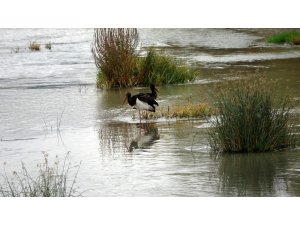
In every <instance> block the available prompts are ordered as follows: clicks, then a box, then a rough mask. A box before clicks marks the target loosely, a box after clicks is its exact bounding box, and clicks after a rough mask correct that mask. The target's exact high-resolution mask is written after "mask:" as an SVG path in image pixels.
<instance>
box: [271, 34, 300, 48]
mask: <svg viewBox="0 0 300 225" xmlns="http://www.w3.org/2000/svg"><path fill="white" fill-rule="evenodd" d="M267 42H269V43H275V44H284V43H289V44H294V45H300V32H298V31H290V32H283V33H279V34H275V35H273V36H271V37H269V38H268V39H267Z"/></svg>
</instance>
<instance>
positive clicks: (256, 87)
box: [209, 76, 295, 152]
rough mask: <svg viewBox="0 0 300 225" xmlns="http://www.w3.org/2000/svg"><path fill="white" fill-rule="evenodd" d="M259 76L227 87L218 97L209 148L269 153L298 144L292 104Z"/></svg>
mask: <svg viewBox="0 0 300 225" xmlns="http://www.w3.org/2000/svg"><path fill="white" fill-rule="evenodd" d="M269 87H270V83H269V82H267V80H266V79H265V78H260V77H257V76H254V77H251V78H250V79H240V80H238V81H236V82H233V83H231V84H228V85H227V86H226V88H224V89H222V90H221V91H220V92H219V94H218V95H216V96H215V102H216V103H215V105H216V109H217V116H216V118H215V120H214V121H213V128H212V129H211V131H210V133H209V136H210V144H211V147H212V149H213V150H215V151H220V152H266V151H273V150H278V149H284V148H286V147H289V146H292V145H294V144H295V139H294V137H293V135H292V134H291V129H292V126H291V117H292V114H291V108H292V106H291V103H290V101H289V99H288V98H287V97H282V96H278V97H276V98H275V96H274V93H276V92H275V91H274V90H273V89H272V88H269Z"/></svg>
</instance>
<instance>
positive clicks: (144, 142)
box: [128, 123, 160, 152]
mask: <svg viewBox="0 0 300 225" xmlns="http://www.w3.org/2000/svg"><path fill="white" fill-rule="evenodd" d="M139 128H140V134H139V136H138V137H136V138H134V139H133V140H132V141H131V142H130V145H129V148H128V152H132V151H134V149H149V148H150V147H151V146H152V145H153V144H154V143H155V141H156V140H159V138H160V137H159V133H158V129H157V126H156V124H155V123H144V124H139Z"/></svg>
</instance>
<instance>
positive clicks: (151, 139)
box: [98, 122, 160, 153]
mask: <svg viewBox="0 0 300 225" xmlns="http://www.w3.org/2000/svg"><path fill="white" fill-rule="evenodd" d="M98 133H99V148H100V151H101V152H102V153H125V152H133V151H134V150H135V149H149V148H150V147H151V146H152V145H153V144H154V143H155V141H156V140H158V139H159V138H160V136H159V132H158V128H157V126H156V124H155V123H142V124H137V123H123V122H109V123H106V124H102V127H101V128H100V129H99V131H98Z"/></svg>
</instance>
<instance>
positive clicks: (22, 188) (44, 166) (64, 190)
mask: <svg viewBox="0 0 300 225" xmlns="http://www.w3.org/2000/svg"><path fill="white" fill-rule="evenodd" d="M68 155H69V154H67V155H66V157H65V159H64V161H63V165H62V167H60V161H59V159H58V158H57V157H56V161H55V162H54V165H53V166H50V165H49V160H48V155H47V154H46V153H44V161H43V163H41V164H38V165H37V167H38V175H37V176H35V177H34V176H31V175H30V174H29V172H28V170H27V168H26V167H25V164H24V163H22V171H21V172H20V173H18V172H16V171H14V172H13V176H12V177H10V176H9V175H8V174H7V172H6V170H5V166H6V164H4V175H3V178H4V181H3V182H1V183H0V194H1V195H2V196H3V197H72V196H80V195H81V193H79V192H78V191H77V190H76V188H75V183H76V178H77V174H78V171H79V167H80V166H74V167H71V163H70V162H69V163H67V158H68ZM72 168H77V169H76V171H75V175H74V176H73V177H71V178H70V177H69V176H70V170H71V169H72Z"/></svg>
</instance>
